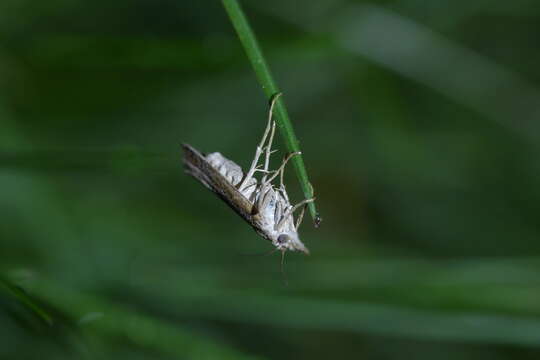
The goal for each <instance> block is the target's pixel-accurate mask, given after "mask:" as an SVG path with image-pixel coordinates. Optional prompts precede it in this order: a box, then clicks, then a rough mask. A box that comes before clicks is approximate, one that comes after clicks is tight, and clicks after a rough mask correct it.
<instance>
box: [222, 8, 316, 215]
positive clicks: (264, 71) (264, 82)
mask: <svg viewBox="0 0 540 360" xmlns="http://www.w3.org/2000/svg"><path fill="white" fill-rule="evenodd" d="M223 6H224V7H225V10H226V11H227V14H228V15H229V18H230V20H231V22H232V24H233V26H234V29H235V30H236V33H237V35H238V38H239V39H240V42H241V43H242V45H243V46H244V50H245V51H246V54H247V56H248V58H249V61H250V62H251V65H252V66H253V70H254V71H255V74H256V76H257V79H258V80H259V83H260V84H261V86H262V88H263V91H264V94H265V95H266V97H267V98H268V99H269V100H270V99H271V98H272V96H274V95H275V94H277V93H279V92H280V90H279V88H278V87H277V85H276V83H275V81H274V79H273V77H272V74H271V72H270V68H269V67H268V63H267V62H266V59H265V57H264V55H263V53H262V50H261V48H260V46H259V44H258V42H257V39H256V37H255V34H254V33H253V30H252V29H251V27H250V25H249V23H248V20H247V18H246V16H245V14H244V12H243V10H242V8H241V7H240V4H239V3H238V1H237V0H223ZM274 114H275V117H276V119H277V121H276V123H277V126H278V128H279V130H280V132H281V135H282V136H283V138H284V139H285V146H286V147H287V150H288V151H289V152H297V151H300V146H299V144H298V139H297V138H296V135H295V134H294V130H293V126H292V123H291V121H290V119H289V115H288V113H287V109H286V107H285V104H284V102H283V97H280V98H279V99H278V100H277V103H276V106H275V111H274ZM291 161H292V162H293V164H294V169H295V171H296V175H297V177H298V180H299V181H300V186H301V187H302V191H303V192H304V196H305V197H306V198H311V197H313V187H312V186H311V183H310V182H309V179H308V176H307V171H306V168H305V165H304V159H303V156H302V155H301V156H295V157H294V158H292V160H291ZM308 208H309V212H310V214H311V217H312V218H313V220H314V221H315V226H318V225H319V223H320V217H319V214H318V213H317V209H316V207H315V203H313V202H312V203H310V204H309V205H308Z"/></svg>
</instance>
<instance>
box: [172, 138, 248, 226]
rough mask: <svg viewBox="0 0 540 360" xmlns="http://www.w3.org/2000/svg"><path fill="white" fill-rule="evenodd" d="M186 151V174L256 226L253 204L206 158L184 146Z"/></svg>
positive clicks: (188, 146) (191, 148)
mask: <svg viewBox="0 0 540 360" xmlns="http://www.w3.org/2000/svg"><path fill="white" fill-rule="evenodd" d="M182 148H183V149H184V165H185V169H186V173H188V174H189V175H191V176H193V177H194V178H195V179H197V180H199V181H200V182H201V183H202V184H203V185H204V186H206V187H207V188H208V189H210V190H212V191H213V192H214V193H216V194H217V195H218V196H219V197H220V198H221V199H222V200H223V201H224V202H225V203H227V205H229V206H230V207H231V208H232V209H233V210H234V211H235V212H236V213H237V214H238V215H240V216H241V217H242V218H243V219H244V220H246V221H247V222H248V223H249V224H250V225H252V226H254V227H256V226H255V224H254V223H253V221H252V219H251V214H252V211H253V204H252V203H251V202H249V200H248V199H246V198H245V196H244V195H242V194H241V193H240V192H239V191H238V190H237V189H236V188H235V187H234V186H233V185H231V183H230V182H229V181H228V180H227V179H226V178H225V177H224V176H223V175H221V174H220V173H219V171H218V170H216V169H215V168H214V167H213V166H212V165H210V163H209V162H208V161H207V160H206V158H205V157H204V156H203V155H202V154H201V153H200V152H199V151H197V150H196V149H194V148H193V147H191V146H190V145H188V144H182Z"/></svg>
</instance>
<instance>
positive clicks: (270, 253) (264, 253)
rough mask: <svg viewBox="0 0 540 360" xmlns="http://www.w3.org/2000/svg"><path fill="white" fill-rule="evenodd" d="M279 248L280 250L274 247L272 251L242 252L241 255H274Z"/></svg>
mask: <svg viewBox="0 0 540 360" xmlns="http://www.w3.org/2000/svg"><path fill="white" fill-rule="evenodd" d="M277 250H279V249H278V248H274V249H272V250H270V251H265V252H263V253H240V255H242V256H269V255H272V254H273V253H275V252H276V251H277Z"/></svg>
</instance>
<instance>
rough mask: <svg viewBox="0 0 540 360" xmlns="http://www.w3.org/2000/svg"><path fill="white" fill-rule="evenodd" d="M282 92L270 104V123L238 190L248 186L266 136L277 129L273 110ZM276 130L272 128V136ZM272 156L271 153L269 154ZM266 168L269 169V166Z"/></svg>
mask: <svg viewBox="0 0 540 360" xmlns="http://www.w3.org/2000/svg"><path fill="white" fill-rule="evenodd" d="M280 95H281V93H279V94H277V95H276V96H274V98H273V99H272V103H271V104H270V112H269V114H268V124H267V125H266V129H265V130H264V134H263V137H262V139H261V142H260V143H259V145H258V146H257V149H255V157H254V158H253V161H252V162H251V167H250V168H249V171H248V172H247V174H246V176H245V177H244V180H242V182H241V183H240V185H239V186H238V190H239V191H242V190H243V189H244V186H246V183H247V181H248V180H249V179H250V178H252V177H253V174H254V173H255V169H256V168H257V164H258V163H259V158H260V157H261V154H262V151H263V147H264V143H265V142H266V138H267V137H268V134H269V133H270V131H271V130H272V128H274V129H275V123H272V112H273V111H274V105H275V104H276V100H277V99H278V98H279V97H280ZM273 133H274V131H273V130H272V135H271V136H272V137H273V136H274V135H273ZM268 156H270V155H268ZM265 170H268V169H267V168H266V169H265Z"/></svg>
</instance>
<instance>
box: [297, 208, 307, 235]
mask: <svg viewBox="0 0 540 360" xmlns="http://www.w3.org/2000/svg"><path fill="white" fill-rule="evenodd" d="M307 205H308V204H304V206H303V207H302V210H301V211H300V215H298V219H296V224H295V225H294V228H295V229H296V231H297V232H298V228H299V227H300V224H301V223H302V220H303V219H304V213H305V212H306V208H307Z"/></svg>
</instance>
